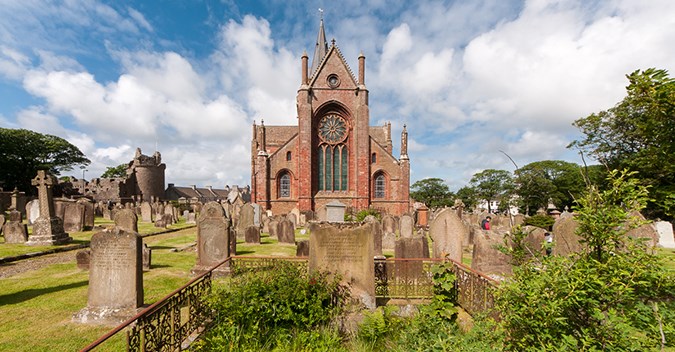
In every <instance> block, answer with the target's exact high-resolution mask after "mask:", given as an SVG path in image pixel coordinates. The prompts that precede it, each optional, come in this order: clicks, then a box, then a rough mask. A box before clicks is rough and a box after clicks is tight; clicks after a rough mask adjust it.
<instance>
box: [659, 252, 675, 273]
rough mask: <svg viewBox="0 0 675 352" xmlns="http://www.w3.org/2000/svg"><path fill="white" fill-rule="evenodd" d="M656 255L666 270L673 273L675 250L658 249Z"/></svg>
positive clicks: (674, 268) (674, 269)
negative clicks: (661, 260)
mask: <svg viewBox="0 0 675 352" xmlns="http://www.w3.org/2000/svg"><path fill="white" fill-rule="evenodd" d="M656 254H657V255H658V256H659V257H661V259H663V264H664V266H665V267H666V269H668V270H670V271H675V249H673V248H659V249H658V251H657V253H656Z"/></svg>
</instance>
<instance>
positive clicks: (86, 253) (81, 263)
mask: <svg viewBox="0 0 675 352" xmlns="http://www.w3.org/2000/svg"><path fill="white" fill-rule="evenodd" d="M75 261H76V262H77V268H78V269H80V270H89V264H90V263H91V250H90V249H81V250H79V251H77V253H75Z"/></svg>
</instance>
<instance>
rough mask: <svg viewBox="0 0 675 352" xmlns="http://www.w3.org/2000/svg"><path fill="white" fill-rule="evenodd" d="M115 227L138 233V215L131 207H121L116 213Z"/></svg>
mask: <svg viewBox="0 0 675 352" xmlns="http://www.w3.org/2000/svg"><path fill="white" fill-rule="evenodd" d="M114 220H115V227H118V228H121V229H123V230H124V231H127V232H134V233H138V216H137V215H136V212H135V211H133V210H131V209H120V210H118V211H117V212H116V213H115V219H114Z"/></svg>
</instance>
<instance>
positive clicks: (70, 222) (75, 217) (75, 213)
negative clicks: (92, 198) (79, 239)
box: [63, 203, 85, 232]
mask: <svg viewBox="0 0 675 352" xmlns="http://www.w3.org/2000/svg"><path fill="white" fill-rule="evenodd" d="M84 212H85V210H84V205H82V204H80V203H66V204H65V209H64V211H63V230H64V231H67V232H80V231H83V230H84Z"/></svg>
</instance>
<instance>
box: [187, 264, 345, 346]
mask: <svg viewBox="0 0 675 352" xmlns="http://www.w3.org/2000/svg"><path fill="white" fill-rule="evenodd" d="M347 296H348V292H347V290H346V288H345V287H343V286H341V285H340V284H339V278H332V279H331V278H329V276H328V274H327V273H312V274H308V273H307V270H306V269H305V268H300V267H298V266H296V265H294V264H293V263H289V262H277V263H275V264H274V265H273V266H272V267H271V268H269V270H265V271H258V272H250V273H247V274H242V275H240V276H236V277H235V278H233V279H232V280H231V282H230V283H229V284H228V285H227V286H226V287H219V288H218V289H217V290H216V292H215V293H213V294H212V295H211V297H210V299H209V304H210V306H211V307H212V308H213V309H214V310H216V311H217V318H216V321H215V325H214V327H213V328H212V329H210V330H209V331H208V332H207V333H206V335H205V337H204V338H203V340H202V341H201V342H200V344H199V345H198V349H201V350H240V349H241V350H251V349H253V350H257V349H262V350H272V349H274V348H276V347H277V346H278V345H285V346H289V344H291V345H292V344H293V343H294V342H293V341H294V340H295V339H298V338H299V339H305V340H312V341H323V342H324V343H326V344H330V345H334V344H335V342H336V338H335V336H336V332H335V331H333V330H330V329H326V330H325V332H326V333H327V334H326V335H322V334H320V335H316V334H315V333H316V331H317V328H319V327H324V326H327V324H328V323H329V322H330V321H331V320H332V319H333V318H334V317H336V316H337V315H339V314H340V312H341V311H342V309H343V307H344V305H345V302H346V300H347ZM338 342H339V341H338ZM319 347H320V346H317V348H319ZM324 347H325V346H324ZM319 350H321V349H320V348H319Z"/></svg>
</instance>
